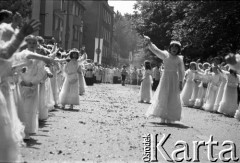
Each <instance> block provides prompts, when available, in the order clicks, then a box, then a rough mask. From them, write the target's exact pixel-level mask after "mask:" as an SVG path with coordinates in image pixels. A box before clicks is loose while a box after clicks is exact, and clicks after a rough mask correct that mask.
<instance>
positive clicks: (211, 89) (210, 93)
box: [202, 73, 221, 111]
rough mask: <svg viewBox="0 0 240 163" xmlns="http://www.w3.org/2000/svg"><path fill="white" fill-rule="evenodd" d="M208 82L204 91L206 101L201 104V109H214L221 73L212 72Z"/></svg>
mask: <svg viewBox="0 0 240 163" xmlns="http://www.w3.org/2000/svg"><path fill="white" fill-rule="evenodd" d="M209 81H210V84H209V85H208V89H207V93H206V97H205V98H206V102H205V103H204V105H203V107H202V108H203V109H204V110H206V111H214V110H213V109H214V104H215V101H216V97H217V93H218V89H219V86H220V83H221V75H220V74H215V73H212V74H211V76H210V77H209Z"/></svg>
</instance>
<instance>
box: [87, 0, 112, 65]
mask: <svg viewBox="0 0 240 163" xmlns="http://www.w3.org/2000/svg"><path fill="white" fill-rule="evenodd" d="M84 5H85V8H86V12H85V14H84V35H83V44H84V45H85V46H86V52H87V54H88V58H90V59H92V60H94V56H95V59H96V57H97V62H98V63H101V64H105V65H111V64H112V63H113V62H112V59H113V56H112V40H113V17H114V10H113V7H111V6H109V5H108V1H107V0H101V1H91V0H89V1H84ZM96 38H97V41H95V40H96ZM98 38H102V39H103V43H102V46H101V42H100V40H98ZM98 48H100V51H99V54H98V52H97V50H96V49H98Z"/></svg>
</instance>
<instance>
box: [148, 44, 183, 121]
mask: <svg viewBox="0 0 240 163" xmlns="http://www.w3.org/2000/svg"><path fill="white" fill-rule="evenodd" d="M149 48H150V49H151V51H153V52H154V54H155V55H157V56H158V57H159V58H160V59H162V60H163V63H164V71H163V74H162V76H161V79H160V83H159V85H158V87H157V90H156V91H155V94H154V96H153V98H152V104H151V105H150V107H149V108H148V110H147V112H146V116H147V117H158V118H161V119H164V120H171V121H179V120H181V113H182V105H181V101H180V89H179V81H182V80H183V77H184V72H185V71H184V64H183V58H182V57H181V56H172V55H171V54H169V52H167V51H160V50H159V49H158V48H157V47H156V46H155V45H150V47H149Z"/></svg>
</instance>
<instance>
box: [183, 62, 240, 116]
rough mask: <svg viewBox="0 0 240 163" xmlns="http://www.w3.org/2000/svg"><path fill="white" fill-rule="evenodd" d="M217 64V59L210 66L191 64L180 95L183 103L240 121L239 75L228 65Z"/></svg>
mask: <svg viewBox="0 0 240 163" xmlns="http://www.w3.org/2000/svg"><path fill="white" fill-rule="evenodd" d="M218 62H219V59H218V58H214V59H213V61H212V63H211V64H210V63H208V62H205V63H203V64H202V63H199V62H191V63H190V67H189V69H188V70H186V73H185V77H184V81H185V82H184V88H183V90H182V92H181V94H180V97H181V100H182V104H183V105H184V106H187V107H192V108H197V109H202V110H205V111H210V112H216V113H221V114H224V115H226V116H230V117H236V118H238V117H239V116H238V112H239V111H238V110H239V108H240V107H239V105H238V85H239V83H240V80H239V79H240V78H239V75H238V74H237V72H236V71H235V70H233V69H231V68H230V67H229V65H228V64H226V65H224V66H223V64H221V65H219V64H218Z"/></svg>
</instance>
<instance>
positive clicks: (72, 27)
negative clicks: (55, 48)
mask: <svg viewBox="0 0 240 163" xmlns="http://www.w3.org/2000/svg"><path fill="white" fill-rule="evenodd" d="M39 6H40V7H39ZM32 7H33V9H32V11H33V12H32V18H35V19H39V20H40V22H41V24H42V25H41V29H40V31H39V32H38V33H36V34H37V35H40V36H42V37H43V38H45V39H46V40H47V41H48V40H52V39H53V38H54V41H55V42H57V43H58V44H59V45H60V46H61V47H62V48H63V49H71V48H77V49H80V48H81V46H82V38H83V15H84V11H85V7H84V3H83V1H82V0H34V1H33V5H32Z"/></svg>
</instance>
